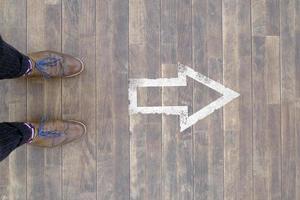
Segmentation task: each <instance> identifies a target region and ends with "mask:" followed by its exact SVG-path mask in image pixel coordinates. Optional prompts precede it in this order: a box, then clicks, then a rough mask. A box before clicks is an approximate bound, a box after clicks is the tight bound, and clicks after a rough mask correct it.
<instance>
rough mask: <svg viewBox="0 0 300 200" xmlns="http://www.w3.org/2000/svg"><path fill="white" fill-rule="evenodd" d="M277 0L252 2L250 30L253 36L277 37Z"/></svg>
mask: <svg viewBox="0 0 300 200" xmlns="http://www.w3.org/2000/svg"><path fill="white" fill-rule="evenodd" d="M279 2H280V1H279V0H252V1H251V8H252V9H251V13H252V30H253V35H254V36H267V35H268V36H279V27H280V22H279V21H280V10H279V9H280V8H279Z"/></svg>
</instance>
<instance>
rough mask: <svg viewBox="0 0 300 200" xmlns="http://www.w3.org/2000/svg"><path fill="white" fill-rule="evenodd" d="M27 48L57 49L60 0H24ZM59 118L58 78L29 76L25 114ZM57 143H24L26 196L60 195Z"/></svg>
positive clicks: (48, 197) (59, 32)
mask: <svg viewBox="0 0 300 200" xmlns="http://www.w3.org/2000/svg"><path fill="white" fill-rule="evenodd" d="M27 17H28V19H27V33H28V35H27V44H28V46H27V48H28V52H35V51H42V50H54V51H61V1H60V0H55V1H54V0H53V1H49V0H43V1H40V0H28V1H27ZM42 116H47V118H49V119H60V118H61V80H60V79H53V80H43V79H42V78H32V79H29V80H28V85H27V118H28V120H29V121H31V120H40V119H41V118H42ZM61 164H62V162H61V147H57V148H53V149H43V148H39V147H33V146H30V147H28V151H27V198H28V199H45V200H46V199H49V200H50V199H51V200H52V199H61V197H62V192H61V191H62V185H61V178H62V177H61Z"/></svg>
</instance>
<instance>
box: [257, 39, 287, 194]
mask: <svg viewBox="0 0 300 200" xmlns="http://www.w3.org/2000/svg"><path fill="white" fill-rule="evenodd" d="M252 52H253V53H252V55H253V67H252V70H253V71H252V75H253V174H254V175H253V179H254V180H253V181H254V199H281V153H280V148H278V147H280V145H281V144H280V65H279V37H277V36H269V37H253V50H252Z"/></svg>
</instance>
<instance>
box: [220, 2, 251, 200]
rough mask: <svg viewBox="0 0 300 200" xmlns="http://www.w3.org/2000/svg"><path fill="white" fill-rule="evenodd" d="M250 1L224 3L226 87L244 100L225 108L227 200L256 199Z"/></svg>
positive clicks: (225, 190) (225, 182) (238, 100)
mask: <svg viewBox="0 0 300 200" xmlns="http://www.w3.org/2000/svg"><path fill="white" fill-rule="evenodd" d="M250 12H251V11H250V1H249V0H248V1H244V0H238V1H235V0H225V1H223V59H224V85H225V86H226V87H229V88H231V89H233V90H235V91H237V92H239V93H240V97H239V98H238V99H236V100H234V101H233V102H231V103H229V104H228V105H226V106H225V107H224V145H225V146H224V165H225V166H224V199H252V197H253V193H252V117H251V116H252V100H251V90H252V88H251V24H250V22H251V20H250Z"/></svg>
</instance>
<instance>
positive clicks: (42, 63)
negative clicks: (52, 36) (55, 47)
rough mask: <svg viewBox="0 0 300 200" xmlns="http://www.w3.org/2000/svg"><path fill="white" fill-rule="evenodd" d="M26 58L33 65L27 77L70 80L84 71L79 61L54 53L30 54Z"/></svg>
mask: <svg viewBox="0 0 300 200" xmlns="http://www.w3.org/2000/svg"><path fill="white" fill-rule="evenodd" d="M28 57H29V58H30V60H31V62H32V64H33V69H32V72H31V73H29V74H28V75H27V77H38V76H44V77H45V78H57V77H61V78H70V77H74V76H77V75H79V74H80V73H81V72H82V71H83V70H84V65H83V62H82V61H81V60H80V59H78V58H75V57H73V56H70V55H67V54H63V53H59V52H55V51H40V52H35V53H30V54H29V55H28Z"/></svg>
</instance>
